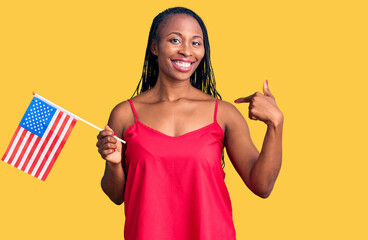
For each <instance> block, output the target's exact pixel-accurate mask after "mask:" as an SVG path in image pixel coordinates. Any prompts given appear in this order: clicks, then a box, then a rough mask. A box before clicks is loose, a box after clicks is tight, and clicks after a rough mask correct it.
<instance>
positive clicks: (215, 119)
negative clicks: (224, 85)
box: [214, 99, 220, 122]
mask: <svg viewBox="0 0 368 240" xmlns="http://www.w3.org/2000/svg"><path fill="white" fill-rule="evenodd" d="M219 100H220V99H216V106H215V116H214V121H215V122H217V107H218V102H219Z"/></svg>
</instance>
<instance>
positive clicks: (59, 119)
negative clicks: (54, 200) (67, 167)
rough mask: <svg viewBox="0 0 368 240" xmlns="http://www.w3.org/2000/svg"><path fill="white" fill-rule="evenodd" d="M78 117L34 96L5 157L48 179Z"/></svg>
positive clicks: (34, 174) (14, 163)
mask: <svg viewBox="0 0 368 240" xmlns="http://www.w3.org/2000/svg"><path fill="white" fill-rule="evenodd" d="M77 120H78V118H77V117H76V116H74V115H72V114H71V113H69V112H67V111H65V110H64V109H62V108H60V107H58V106H56V105H54V104H52V103H51V102H46V101H43V100H41V99H40V98H38V95H36V96H34V97H33V99H32V102H31V103H30V105H29V106H28V109H27V111H26V113H25V114H24V116H23V118H22V121H21V122H20V124H19V126H18V127H17V129H16V131H15V133H14V135H13V138H12V140H11V141H10V144H9V146H8V148H7V150H6V152H5V154H4V156H3V157H2V159H1V160H3V161H4V162H6V163H8V164H10V165H12V166H14V167H16V168H18V169H20V170H22V171H24V172H26V173H28V174H31V175H32V176H34V177H36V178H39V179H41V180H43V181H45V180H46V177H47V176H48V175H49V173H50V170H51V168H52V166H53V165H54V163H55V161H56V158H57V157H58V155H59V154H60V151H61V149H62V148H63V146H64V144H65V142H66V140H67V139H68V137H69V135H70V133H71V131H72V129H73V127H74V125H75V123H76V122H77Z"/></svg>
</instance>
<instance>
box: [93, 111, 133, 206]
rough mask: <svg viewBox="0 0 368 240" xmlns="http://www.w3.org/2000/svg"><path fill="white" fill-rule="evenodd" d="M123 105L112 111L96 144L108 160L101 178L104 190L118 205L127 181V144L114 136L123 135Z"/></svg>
mask: <svg viewBox="0 0 368 240" xmlns="http://www.w3.org/2000/svg"><path fill="white" fill-rule="evenodd" d="M121 105H123V104H121ZM121 105H118V106H117V107H115V108H114V110H113V111H112V112H111V115H110V119H109V122H108V126H106V127H105V129H104V130H103V131H101V132H100V133H99V134H98V136H97V139H98V141H97V144H96V146H97V147H98V151H99V153H100V154H101V157H102V158H103V159H105V160H106V166H105V173H104V175H103V177H102V180H101V187H102V190H103V191H104V192H105V194H106V195H107V196H108V197H109V198H110V199H111V201H113V202H114V203H115V204H117V205H120V204H122V203H123V202H124V190H125V181H126V175H125V172H124V168H123V162H124V155H125V154H124V153H125V145H123V144H122V143H121V142H120V141H117V140H116V139H115V138H114V134H116V135H117V136H118V137H119V138H122V135H123V125H122V124H123V122H124V120H123V119H122V117H123V116H122V114H121V113H122V108H123V107H122V106H121Z"/></svg>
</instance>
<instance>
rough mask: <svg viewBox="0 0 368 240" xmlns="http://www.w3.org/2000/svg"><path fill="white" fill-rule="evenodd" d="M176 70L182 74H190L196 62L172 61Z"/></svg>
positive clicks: (185, 60) (186, 60)
mask: <svg viewBox="0 0 368 240" xmlns="http://www.w3.org/2000/svg"><path fill="white" fill-rule="evenodd" d="M171 62H172V63H173V66H174V68H175V69H177V70H179V71H181V72H188V71H190V70H191V69H192V64H193V63H194V61H192V60H189V59H171Z"/></svg>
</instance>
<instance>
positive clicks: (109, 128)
mask: <svg viewBox="0 0 368 240" xmlns="http://www.w3.org/2000/svg"><path fill="white" fill-rule="evenodd" d="M104 130H107V131H111V132H112V133H113V134H115V132H114V130H112V128H111V127H109V125H106V126H105V129H104Z"/></svg>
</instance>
